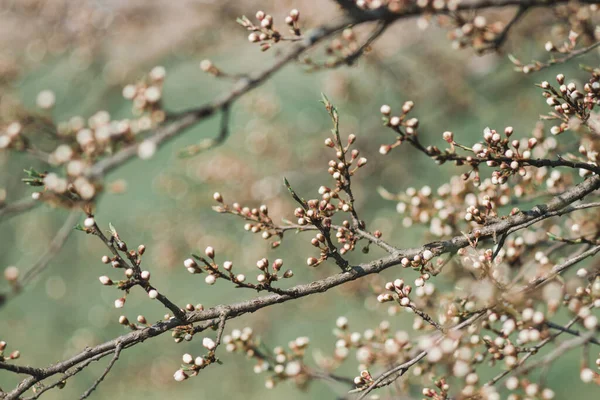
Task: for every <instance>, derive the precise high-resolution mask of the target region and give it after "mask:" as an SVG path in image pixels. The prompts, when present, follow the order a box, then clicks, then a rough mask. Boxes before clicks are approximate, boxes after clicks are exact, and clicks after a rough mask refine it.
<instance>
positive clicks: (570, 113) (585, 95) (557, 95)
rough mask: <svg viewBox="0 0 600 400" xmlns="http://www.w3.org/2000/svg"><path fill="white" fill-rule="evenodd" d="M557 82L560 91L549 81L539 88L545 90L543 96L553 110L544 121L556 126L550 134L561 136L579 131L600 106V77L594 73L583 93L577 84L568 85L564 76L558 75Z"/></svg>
mask: <svg viewBox="0 0 600 400" xmlns="http://www.w3.org/2000/svg"><path fill="white" fill-rule="evenodd" d="M556 81H557V82H558V84H559V87H558V89H557V88H555V87H554V86H552V85H551V84H550V83H549V82H548V81H544V82H542V83H541V84H540V85H538V86H539V87H540V88H542V89H543V92H542V95H543V96H544V98H545V99H546V103H547V104H548V106H550V107H551V108H552V110H553V111H552V112H550V113H548V115H546V116H544V117H543V119H545V120H549V121H553V122H554V123H555V125H554V126H552V127H551V128H550V132H551V133H552V134H553V135H560V134H561V133H563V132H564V131H566V130H569V129H573V130H578V128H579V126H581V124H582V123H583V122H585V121H587V120H588V118H589V115H590V111H591V110H593V109H594V107H595V106H596V105H598V104H600V76H599V75H598V74H596V73H593V74H592V77H591V78H590V80H589V81H588V82H587V83H586V84H585V85H584V86H583V91H582V90H580V89H579V88H578V87H577V84H576V83H575V82H570V83H568V84H566V83H565V76H564V75H563V74H558V75H557V76H556Z"/></svg>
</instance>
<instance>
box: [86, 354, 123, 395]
mask: <svg viewBox="0 0 600 400" xmlns="http://www.w3.org/2000/svg"><path fill="white" fill-rule="evenodd" d="M122 349H123V346H122V345H121V343H119V344H117V347H116V348H115V355H114V356H113V358H112V359H111V360H110V362H109V363H108V365H107V366H106V368H105V369H104V372H103V373H102V375H100V376H99V377H98V379H96V381H95V382H94V384H93V385H92V386H91V387H90V388H89V389H88V390H86V391H85V393H83V394H82V395H81V397H80V398H79V400H83V399H87V398H88V397H89V396H90V394H92V392H93V391H94V390H96V388H97V387H98V385H100V383H101V382H102V381H103V380H104V378H106V375H108V373H109V372H110V370H111V368H112V367H113V365H115V363H116V362H117V360H118V359H119V355H120V354H121V350H122Z"/></svg>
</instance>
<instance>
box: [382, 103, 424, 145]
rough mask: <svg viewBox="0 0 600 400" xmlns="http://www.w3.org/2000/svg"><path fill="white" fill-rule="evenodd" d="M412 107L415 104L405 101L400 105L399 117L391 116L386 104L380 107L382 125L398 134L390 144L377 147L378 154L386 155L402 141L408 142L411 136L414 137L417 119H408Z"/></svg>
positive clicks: (417, 123) (390, 110)
mask: <svg viewBox="0 0 600 400" xmlns="http://www.w3.org/2000/svg"><path fill="white" fill-rule="evenodd" d="M414 106H415V103H413V102H412V101H406V102H405V103H404V104H403V105H402V112H401V113H400V115H399V116H396V115H392V108H391V107H390V106H388V105H387V104H384V105H382V106H381V108H380V110H379V111H380V112H381V115H382V116H383V123H384V125H385V126H388V127H390V128H391V129H392V130H394V131H395V132H396V133H398V137H397V138H396V141H395V142H394V143H392V144H382V145H381V146H380V147H379V153H381V154H384V155H385V154H388V153H389V152H390V151H391V150H392V149H393V148H395V147H398V146H400V145H401V144H402V142H403V141H404V140H410V137H411V136H413V135H415V136H416V134H417V128H418V127H419V120H418V119H417V118H408V113H409V112H410V111H411V110H412V109H413V107H414Z"/></svg>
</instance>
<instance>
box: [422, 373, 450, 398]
mask: <svg viewBox="0 0 600 400" xmlns="http://www.w3.org/2000/svg"><path fill="white" fill-rule="evenodd" d="M433 384H434V385H435V388H423V390H422V393H423V396H425V397H429V398H430V399H434V400H446V399H447V398H448V395H449V393H448V392H449V390H450V385H449V384H448V382H447V381H446V378H441V379H437V380H435V381H433Z"/></svg>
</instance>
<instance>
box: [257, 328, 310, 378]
mask: <svg viewBox="0 0 600 400" xmlns="http://www.w3.org/2000/svg"><path fill="white" fill-rule="evenodd" d="M309 343H310V340H309V339H308V337H306V336H301V337H298V338H296V339H295V340H292V341H290V342H289V343H288V349H289V350H288V351H286V349H284V348H283V347H282V346H277V347H275V348H274V349H273V368H272V371H273V375H271V376H270V377H268V378H267V379H266V380H265V387H267V388H268V389H272V388H273V387H275V385H276V384H278V383H280V382H284V381H287V380H290V379H293V380H294V382H295V384H296V385H297V386H299V387H304V386H305V385H306V384H307V383H308V381H309V380H310V376H309V374H308V371H307V369H306V367H305V365H304V355H305V352H306V349H307V347H308V345H309Z"/></svg>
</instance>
